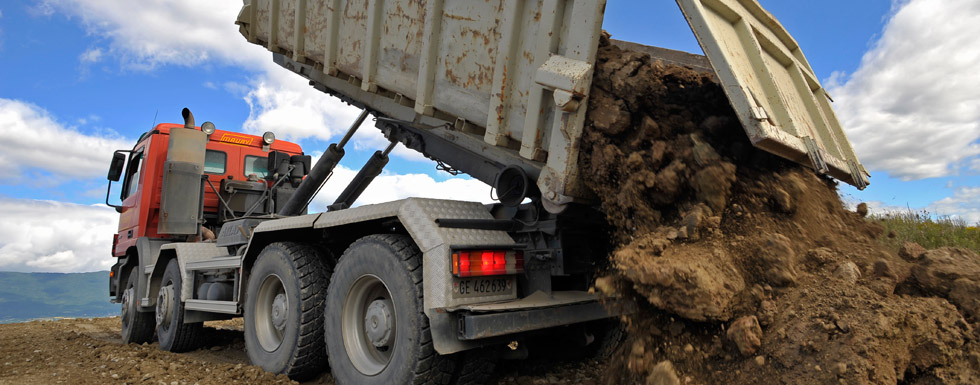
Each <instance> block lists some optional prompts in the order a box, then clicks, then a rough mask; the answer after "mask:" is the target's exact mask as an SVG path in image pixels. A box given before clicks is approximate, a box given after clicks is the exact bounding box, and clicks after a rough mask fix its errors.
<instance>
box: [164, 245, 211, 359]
mask: <svg viewBox="0 0 980 385" xmlns="http://www.w3.org/2000/svg"><path fill="white" fill-rule="evenodd" d="M181 282H182V280H181V278H180V266H179V265H178V264H177V260H176V259H171V260H170V262H168V263H167V270H164V272H163V280H162V281H161V282H160V291H159V293H158V294H157V308H156V321H157V338H158V339H159V340H160V349H163V350H166V351H169V352H175V353H179V352H186V351H189V350H194V348H196V347H197V344H198V342H199V341H200V336H201V330H202V329H203V328H204V323H203V322H195V323H189V324H187V323H184V303H183V302H181V301H180V292H181Z"/></svg>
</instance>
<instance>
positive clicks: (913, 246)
mask: <svg viewBox="0 0 980 385" xmlns="http://www.w3.org/2000/svg"><path fill="white" fill-rule="evenodd" d="M925 252H926V248H925V247H922V246H920V245H919V244H918V243H915V242H905V243H903V244H902V247H901V248H899V249H898V256H899V257H902V258H903V259H905V260H906V261H911V260H913V259H919V257H920V256H922V254H925Z"/></svg>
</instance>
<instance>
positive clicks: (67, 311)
mask: <svg viewBox="0 0 980 385" xmlns="http://www.w3.org/2000/svg"><path fill="white" fill-rule="evenodd" d="M118 312H119V305H117V304H113V303H110V302H109V272H108V271H99V272H94V273H72V274H61V273H11V272H0V323H11V322H22V321H29V320H32V319H38V318H53V317H105V316H111V315H115V314H116V313H118Z"/></svg>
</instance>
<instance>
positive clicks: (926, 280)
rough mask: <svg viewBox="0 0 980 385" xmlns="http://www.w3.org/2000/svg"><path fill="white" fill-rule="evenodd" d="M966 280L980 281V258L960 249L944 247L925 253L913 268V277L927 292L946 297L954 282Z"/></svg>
mask: <svg viewBox="0 0 980 385" xmlns="http://www.w3.org/2000/svg"><path fill="white" fill-rule="evenodd" d="M961 278H965V279H968V280H970V281H974V282H977V281H980V257H978V256H977V255H976V254H975V253H973V252H971V251H969V250H966V249H959V248H952V247H944V248H941V249H935V250H929V251H927V252H925V253H923V254H922V255H921V256H920V257H919V259H918V260H917V261H916V263H915V264H914V265H913V266H912V276H911V279H914V280H915V282H916V283H918V284H919V286H920V287H922V288H923V289H924V290H925V291H927V292H929V293H932V294H937V295H941V296H944V297H945V296H946V295H947V294H949V292H950V290H952V287H953V282H954V281H956V280H958V279H961Z"/></svg>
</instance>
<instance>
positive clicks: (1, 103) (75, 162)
mask: <svg viewBox="0 0 980 385" xmlns="http://www.w3.org/2000/svg"><path fill="white" fill-rule="evenodd" d="M132 145H133V142H132V141H130V140H126V139H123V138H119V137H118V136H114V135H107V136H91V135H86V134H83V133H81V132H78V131H76V130H74V129H72V128H71V127H65V126H63V125H61V124H60V123H58V122H57V121H55V119H54V118H53V117H51V116H50V115H49V114H48V112H47V111H45V110H44V109H42V108H40V107H38V106H35V105H33V104H29V103H25V102H21V101H17V100H11V99H2V98H0V177H2V178H4V182H5V183H17V182H18V179H19V177H20V176H21V175H22V173H24V172H25V171H29V170H37V169H40V170H44V171H47V172H49V173H51V174H53V175H55V176H58V177H67V178H91V177H97V176H102V175H105V172H106V170H107V168H108V167H109V160H110V159H112V152H113V151H114V150H118V149H124V148H131V147H132Z"/></svg>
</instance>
